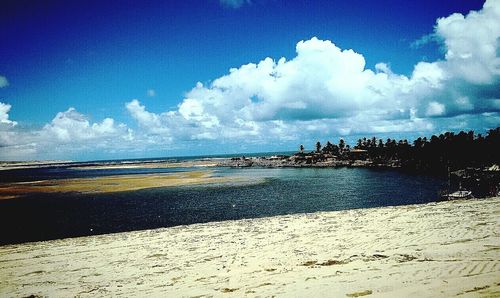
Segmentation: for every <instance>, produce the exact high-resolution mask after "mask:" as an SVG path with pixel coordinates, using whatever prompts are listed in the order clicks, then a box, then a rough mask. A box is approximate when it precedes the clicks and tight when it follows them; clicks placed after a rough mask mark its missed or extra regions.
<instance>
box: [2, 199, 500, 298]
mask: <svg viewBox="0 0 500 298" xmlns="http://www.w3.org/2000/svg"><path fill="white" fill-rule="evenodd" d="M499 222H500V198H493V199H487V200H470V201H456V202H443V203H437V204H436V203H435V204H427V205H413V206H402V207H388V208H376V209H361V210H350V211H340V212H324V213H314V214H306V215H291V216H279V217H272V218H262V219H255V220H240V221H228V222H218V223H209V224H198V225H191V226H182V227H174V228H167V229H157V230H148V231H137V232H130V233H120V234H112V235H102V236H94V237H83V238H74V239H64V240H57V241H47V242H38V243H28V244H21V245H11V246H3V247H0V277H1V278H0V296H2V297H21V296H27V295H31V294H35V295H41V296H50V297H69V296H92V297H94V296H163V297H179V296H188V297H189V296H223V297H226V296H227V297H239V296H271V295H276V296H283V297H289V296H296V297H306V295H308V296H310V297H318V296H329V297H346V295H347V296H350V297H354V296H361V295H370V297H371V296H384V297H387V296H393V297H407V296H413V297H428V296H434V297H435V296H441V297H442V296H446V297H449V296H455V295H459V296H460V297H469V296H470V297H477V296H486V297H488V296H492V297H500V264H499V259H500V235H499V234H500V223H499Z"/></svg>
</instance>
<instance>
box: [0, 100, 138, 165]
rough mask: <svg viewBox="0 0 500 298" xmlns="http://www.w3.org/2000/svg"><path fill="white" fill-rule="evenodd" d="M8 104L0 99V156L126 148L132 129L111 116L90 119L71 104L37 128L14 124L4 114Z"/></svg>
mask: <svg viewBox="0 0 500 298" xmlns="http://www.w3.org/2000/svg"><path fill="white" fill-rule="evenodd" d="M9 109H10V105H8V104H2V103H0V124H9V125H8V127H6V125H4V126H3V128H2V126H1V125H0V128H2V129H1V130H0V159H30V158H53V157H56V158H57V157H58V156H73V154H75V155H76V156H78V154H82V153H85V152H91V151H95V150H99V151H106V150H108V151H109V150H119V149H120V148H129V143H130V142H131V141H133V140H134V135H133V131H132V130H131V129H130V128H128V127H127V126H126V125H125V124H122V123H119V124H116V123H115V121H114V120H113V119H112V118H105V119H103V120H102V121H101V122H95V123H91V122H90V121H89V119H88V117H87V116H85V115H83V114H81V113H79V112H78V111H77V110H76V109H74V108H69V109H68V110H67V111H65V112H59V113H57V115H56V116H55V117H54V118H53V119H52V121H50V122H49V123H47V124H45V125H44V126H43V127H41V128H39V129H26V128H23V127H19V126H17V127H14V124H16V122H15V121H11V120H8V115H7V117H4V116H3V115H4V114H3V111H4V110H5V111H7V112H8V110H9Z"/></svg>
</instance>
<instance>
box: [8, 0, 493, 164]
mask: <svg viewBox="0 0 500 298" xmlns="http://www.w3.org/2000/svg"><path fill="white" fill-rule="evenodd" d="M0 7H1V9H0V160H35V159H58V160H61V159H64V160H67V159H71V160H97V159H115V158H116V159H118V158H139V157H166V156H185V155H209V154H224V153H238V152H242V153H243V152H266V151H286V150H296V149H297V148H298V145H299V144H304V145H305V147H306V148H313V147H314V144H315V143H316V141H321V142H326V141H327V140H330V141H332V142H338V139H339V138H344V139H345V140H347V141H348V142H351V143H355V140H356V139H357V138H359V137H362V136H367V137H370V136H377V137H381V138H384V139H385V138H387V137H391V138H394V137H396V138H408V139H410V140H411V139H412V138H415V137H418V136H430V135H432V134H439V133H441V132H444V131H460V130H475V131H476V132H481V133H484V132H485V131H486V130H487V129H490V128H494V127H497V126H500V114H499V112H500V58H499V53H500V0H488V1H486V2H484V1H475V0H467V1H465V0H463V1H457V0H443V1H395V0H384V1H362V0H353V1H327V0H324V1H323V0H303V1H286V0H184V1H153V0H145V1H132V0H124V1H93V0H90V1H79V0H75V1H56V0H49V1H34V0H32V1H28V0H17V1H11V0H7V1H2V3H1V4H0Z"/></svg>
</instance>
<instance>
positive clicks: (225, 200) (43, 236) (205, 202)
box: [0, 168, 445, 244]
mask: <svg viewBox="0 0 500 298" xmlns="http://www.w3.org/2000/svg"><path fill="white" fill-rule="evenodd" d="M209 169H213V170H214V175H217V176H233V177H234V176H236V177H243V178H245V179H243V180H244V181H253V182H252V183H231V184H226V183H221V184H215V185H199V186H180V187H163V188H152V189H144V190H139V191H129V192H118V193H106V194H76V193H75V194H54V193H51V194H32V195H29V196H26V197H23V198H19V199H10V200H3V201H0V244H8V243H19V242H27V241H38V240H48V239H58V238H66V237H77V236H87V235H95V234H106V233H115V232H123V231H132V230H141V229H152V228H160V227H170V226H177V225H186V224H193V223H203V222H210V221H224V220H234V219H242V218H257V217H265V216H275V215H283V214H295V213H309V212H317V211H333V210H345V209H355V208H371V207H380V206H391V205H405V204H417V203H427V202H432V201H436V200H437V199H438V198H439V192H440V190H442V189H443V188H444V187H445V180H444V179H443V178H440V177H435V176H426V175H416V174H409V173H404V172H401V171H399V170H394V169H391V170H388V169H366V168H240V169H234V168H209ZM186 170H199V168H165V169H145V168H142V169H102V170H99V169H94V170H81V169H80V170H78V169H70V168H49V169H36V170H16V171H4V173H0V175H3V178H4V180H3V181H5V179H7V180H11V181H29V180H41V179H48V178H50V179H58V178H68V177H71V178H75V177H93V176H103V175H120V174H127V175H129V174H144V173H171V172H175V171H186Z"/></svg>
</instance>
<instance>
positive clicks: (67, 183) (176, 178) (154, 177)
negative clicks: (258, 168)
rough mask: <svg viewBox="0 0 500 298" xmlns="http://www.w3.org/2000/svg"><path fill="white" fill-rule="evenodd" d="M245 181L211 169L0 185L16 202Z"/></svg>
mask: <svg viewBox="0 0 500 298" xmlns="http://www.w3.org/2000/svg"><path fill="white" fill-rule="evenodd" d="M242 179H243V178H240V177H217V176H213V171H209V170H207V171H186V172H176V173H167V174H134V175H113V176H101V177H95V178H71V179H51V180H42V181H30V182H14V183H4V184H0V199H13V198H17V197H20V196H23V195H26V194H31V193H55V192H57V193H69V192H77V193H110V192H123V191H133V190H140V189H146V188H156V187H171V186H182V185H193V184H213V183H227V182H236V181H240V180H242Z"/></svg>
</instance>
